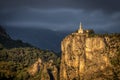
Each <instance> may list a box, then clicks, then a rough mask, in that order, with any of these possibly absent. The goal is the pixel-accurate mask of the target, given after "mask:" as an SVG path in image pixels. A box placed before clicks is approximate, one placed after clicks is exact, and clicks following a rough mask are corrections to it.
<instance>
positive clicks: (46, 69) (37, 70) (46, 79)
mask: <svg viewBox="0 0 120 80" xmlns="http://www.w3.org/2000/svg"><path fill="white" fill-rule="evenodd" d="M28 73H29V74H30V75H31V76H33V77H34V76H36V75H39V76H40V77H39V78H37V79H40V80H58V69H57V67H56V66H55V65H54V64H53V61H52V60H50V61H48V62H43V61H42V59H40V58H39V59H38V60H37V61H36V62H35V63H34V64H33V65H32V66H31V67H30V68H29V69H28ZM35 79H36V78H35Z"/></svg>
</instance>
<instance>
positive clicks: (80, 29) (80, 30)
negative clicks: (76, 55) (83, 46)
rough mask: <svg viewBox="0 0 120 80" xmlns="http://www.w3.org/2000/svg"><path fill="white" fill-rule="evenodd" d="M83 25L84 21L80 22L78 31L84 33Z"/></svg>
mask: <svg viewBox="0 0 120 80" xmlns="http://www.w3.org/2000/svg"><path fill="white" fill-rule="evenodd" d="M83 32H84V31H83V27H82V23H81V22H80V26H79V30H78V33H83Z"/></svg>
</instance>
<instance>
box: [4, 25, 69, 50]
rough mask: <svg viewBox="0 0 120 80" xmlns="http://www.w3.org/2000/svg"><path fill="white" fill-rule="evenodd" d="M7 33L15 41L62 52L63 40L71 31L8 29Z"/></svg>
mask: <svg viewBox="0 0 120 80" xmlns="http://www.w3.org/2000/svg"><path fill="white" fill-rule="evenodd" d="M6 29H7V32H8V33H9V34H10V36H11V37H12V38H13V39H20V40H23V41H24V42H28V43H30V44H32V45H34V46H36V47H38V48H41V49H48V50H53V51H56V52H59V51H60V44H61V40H62V39H63V38H64V37H65V36H66V35H67V34H69V33H70V32H69V31H52V30H49V29H43V28H39V29H35V28H18V27H7V28H6Z"/></svg>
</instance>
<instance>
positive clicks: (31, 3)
mask: <svg viewBox="0 0 120 80" xmlns="http://www.w3.org/2000/svg"><path fill="white" fill-rule="evenodd" d="M119 3H120V0H114V1H113V0H1V2H0V8H6V7H7V8H9V7H12V8H13V7H25V6H27V7H34V8H41V9H50V8H53V9H55V8H70V9H83V10H102V11H104V12H108V13H111V12H112V13H113V12H119V11H120V5H119Z"/></svg>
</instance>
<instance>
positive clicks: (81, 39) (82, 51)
mask: <svg viewBox="0 0 120 80" xmlns="http://www.w3.org/2000/svg"><path fill="white" fill-rule="evenodd" d="M94 35H95V34H94ZM119 37H120V36H119ZM111 39H113V38H111V37H108V36H107V37H106V36H99V35H97V36H92V37H91V36H90V34H86V33H78V32H75V33H72V34H70V35H68V36H67V37H65V39H64V40H63V41H62V43H61V49H62V55H61V65H60V80H108V79H113V78H114V72H113V66H112V65H111V60H110V59H111V58H113V56H114V54H115V53H116V51H115V49H116V48H117V47H118V50H119V49H120V45H119V44H120V39H119V38H117V40H115V39H114V40H113V42H117V43H116V45H114V43H113V42H112V44H113V45H114V49H113V48H111V47H113V45H112V44H111V42H110V41H111ZM112 55H113V56H112ZM119 68H120V67H119ZM117 75H119V74H117ZM119 78H120V77H119Z"/></svg>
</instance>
